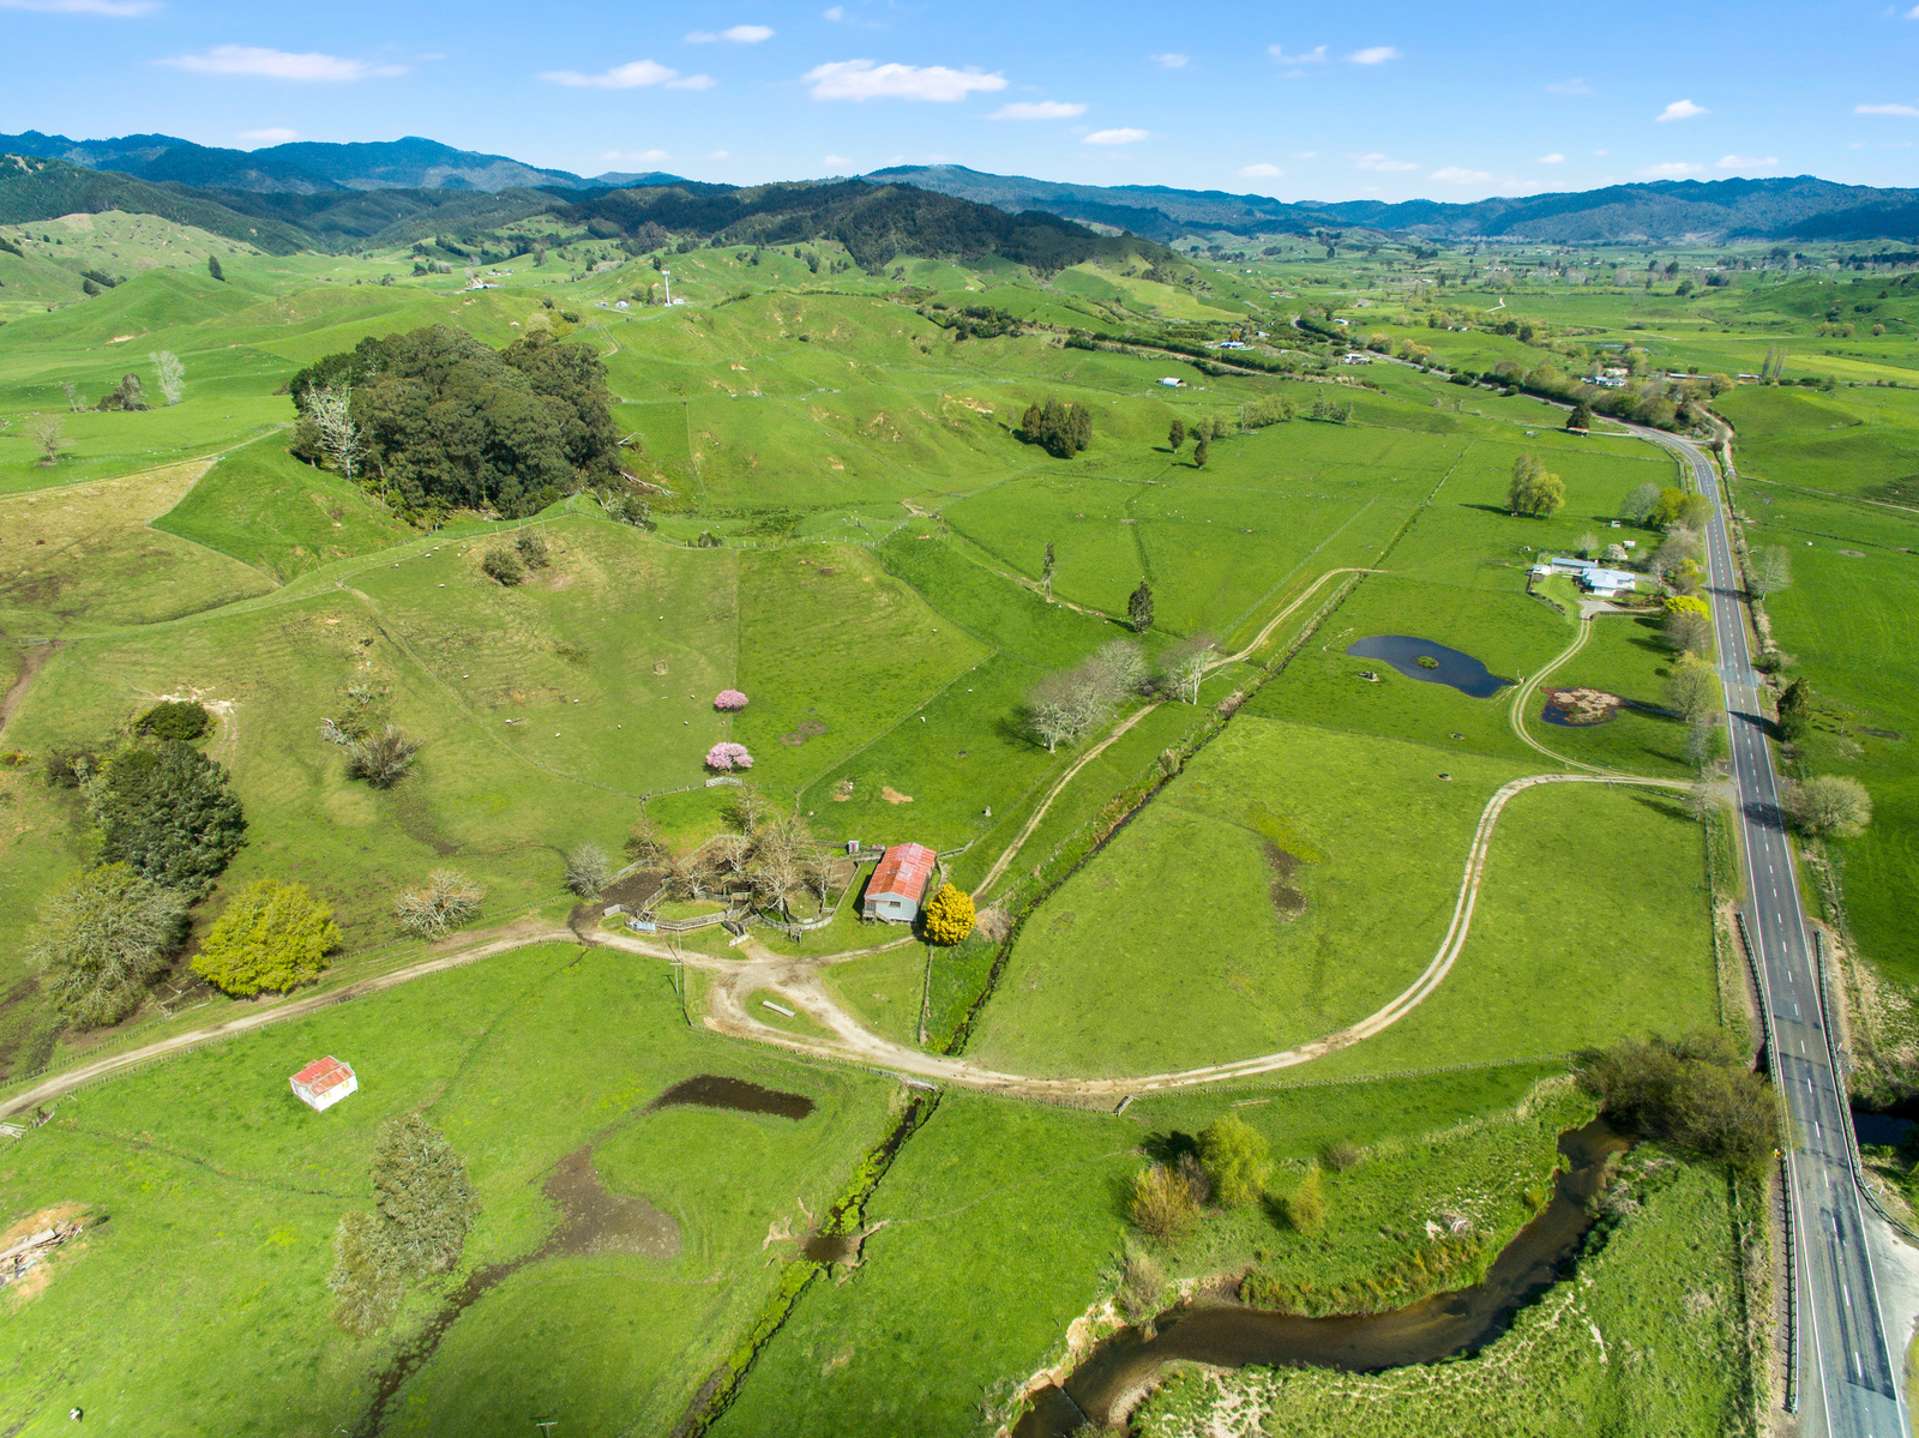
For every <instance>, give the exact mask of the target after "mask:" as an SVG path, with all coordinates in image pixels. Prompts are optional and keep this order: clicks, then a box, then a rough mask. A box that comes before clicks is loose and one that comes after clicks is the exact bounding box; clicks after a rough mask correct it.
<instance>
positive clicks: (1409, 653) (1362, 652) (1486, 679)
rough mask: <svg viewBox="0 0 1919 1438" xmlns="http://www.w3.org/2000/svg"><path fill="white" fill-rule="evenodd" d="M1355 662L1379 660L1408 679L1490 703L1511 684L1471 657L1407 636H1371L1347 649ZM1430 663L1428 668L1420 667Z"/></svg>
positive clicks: (1428, 641)
mask: <svg viewBox="0 0 1919 1438" xmlns="http://www.w3.org/2000/svg"><path fill="white" fill-rule="evenodd" d="M1346 652H1347V653H1348V654H1350V655H1352V656H1353V657H1354V658H1355V659H1381V660H1384V661H1385V662H1386V663H1388V664H1390V665H1392V666H1393V668H1395V669H1397V670H1398V671H1399V672H1400V673H1401V674H1404V675H1405V676H1406V677H1407V678H1408V679H1417V680H1419V681H1420V682H1421V683H1425V684H1448V685H1451V686H1452V687H1453V688H1454V689H1457V690H1458V691H1459V692H1460V693H1461V694H1467V695H1471V696H1472V697H1473V698H1474V699H1490V698H1492V697H1493V695H1495V694H1497V693H1498V692H1499V691H1500V690H1501V689H1504V688H1505V687H1506V686H1507V685H1508V684H1510V683H1512V682H1513V681H1512V680H1510V679H1501V678H1500V677H1499V676H1498V675H1497V674H1495V673H1493V672H1492V670H1490V669H1488V668H1487V667H1486V666H1485V665H1484V664H1482V663H1480V662H1479V661H1478V660H1477V659H1475V658H1473V656H1472V655H1470V654H1468V653H1466V652H1465V651H1464V650H1460V649H1449V648H1447V647H1446V646H1445V645H1444V644H1435V643H1433V641H1432V640H1430V639H1417V638H1415V637H1413V636H1412V635H1410V634H1374V635H1371V636H1369V637H1368V638H1365V639H1360V640H1356V641H1354V642H1353V643H1351V644H1349V645H1347V646H1346ZM1421 659H1430V660H1432V661H1433V662H1432V663H1431V665H1424V664H1421V663H1420V662H1419V661H1420V660H1421Z"/></svg>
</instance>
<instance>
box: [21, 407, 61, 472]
mask: <svg viewBox="0 0 1919 1438" xmlns="http://www.w3.org/2000/svg"><path fill="white" fill-rule="evenodd" d="M27 432H28V433H29V434H31V435H32V436H33V442H34V443H35V444H37V445H39V446H40V463H42V464H58V463H59V462H60V446H61V445H63V444H65V443H66V442H67V432H66V430H65V429H63V428H61V425H60V419H59V416H57V415H51V414H36V415H35V416H34V417H33V418H32V419H31V420H29V421H28V422H27Z"/></svg>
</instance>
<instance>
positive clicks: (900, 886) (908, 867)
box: [860, 844, 939, 924]
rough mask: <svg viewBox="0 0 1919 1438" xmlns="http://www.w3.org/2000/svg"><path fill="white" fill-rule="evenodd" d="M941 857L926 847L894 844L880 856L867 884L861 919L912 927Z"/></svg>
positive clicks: (861, 905)
mask: <svg viewBox="0 0 1919 1438" xmlns="http://www.w3.org/2000/svg"><path fill="white" fill-rule="evenodd" d="M938 859H939V856H938V855H937V854H935V853H934V852H933V851H932V850H931V849H929V848H927V847H926V845H924V844H894V845H892V846H891V847H890V848H888V849H887V851H886V852H885V854H883V855H881V856H880V862H879V867H878V868H876V869H874V870H873V877H872V878H870V879H868V880H867V881H866V897H865V899H864V900H863V901H861V904H860V917H861V918H862V919H886V920H889V921H890V922H892V923H896V924H910V923H912V922H913V920H914V918H915V917H917V916H918V914H919V911H920V901H921V900H922V899H924V898H925V897H926V884H927V881H928V880H929V879H931V878H932V877H933V865H934V864H935V863H937V862H938Z"/></svg>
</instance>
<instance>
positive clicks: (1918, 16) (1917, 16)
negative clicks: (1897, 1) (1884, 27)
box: [1906, 5, 1919, 20]
mask: <svg viewBox="0 0 1919 1438" xmlns="http://www.w3.org/2000/svg"><path fill="white" fill-rule="evenodd" d="M1906 18H1907V19H1908V20H1919V5H1915V6H1913V7H1912V8H1911V9H1910V10H1908V11H1906Z"/></svg>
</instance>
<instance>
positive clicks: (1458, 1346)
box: [1013, 1120, 1628, 1438]
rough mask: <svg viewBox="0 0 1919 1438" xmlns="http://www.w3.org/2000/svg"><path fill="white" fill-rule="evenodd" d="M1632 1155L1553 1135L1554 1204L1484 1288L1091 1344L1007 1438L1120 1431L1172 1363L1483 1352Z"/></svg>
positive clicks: (1378, 1361)
mask: <svg viewBox="0 0 1919 1438" xmlns="http://www.w3.org/2000/svg"><path fill="white" fill-rule="evenodd" d="M1627 1147H1628V1142H1627V1140H1626V1139H1625V1138H1624V1137H1623V1136H1622V1135H1620V1134H1619V1133H1617V1132H1616V1131H1614V1130H1613V1129H1612V1128H1611V1127H1609V1126H1608V1125H1607V1124H1606V1123H1605V1121H1604V1120H1594V1121H1593V1122H1592V1123H1589V1124H1587V1125H1586V1126H1585V1127H1584V1128H1579V1129H1574V1130H1571V1131H1570V1132H1567V1133H1564V1134H1561V1135H1560V1138H1559V1151H1560V1153H1562V1154H1563V1155H1565V1157H1566V1159H1567V1161H1568V1163H1569V1165H1570V1167H1568V1168H1566V1169H1563V1170H1562V1171H1561V1172H1560V1174H1559V1176H1558V1180H1557V1182H1556V1183H1555V1185H1554V1188H1553V1196H1552V1200H1551V1201H1550V1202H1549V1203H1548V1204H1547V1205H1546V1207H1545V1208H1544V1209H1542V1210H1541V1211H1540V1213H1539V1214H1538V1215H1537V1216H1536V1217H1535V1218H1534V1219H1533V1220H1532V1221H1531V1222H1530V1223H1528V1224H1527V1225H1526V1226H1525V1227H1524V1228H1522V1229H1520V1231H1519V1232H1518V1233H1517V1234H1516V1235H1514V1237H1513V1240H1512V1241H1511V1242H1510V1243H1508V1244H1507V1245H1506V1247H1505V1248H1503V1249H1501V1250H1500V1253H1499V1256H1498V1257H1497V1258H1495V1259H1494V1260H1493V1264H1492V1267H1491V1268H1490V1269H1489V1270H1488V1271H1487V1274H1486V1277H1485V1279H1484V1281H1482V1282H1480V1283H1477V1284H1475V1285H1474V1286H1473V1287H1471V1288H1466V1289H1461V1290H1459V1291H1457V1292H1454V1293H1441V1294H1436V1295H1434V1296H1433V1297H1431V1298H1426V1299H1422V1300H1420V1301H1419V1302H1418V1303H1413V1304H1408V1305H1407V1306H1406V1307H1404V1308H1397V1309H1393V1310H1392V1311H1390V1312H1387V1313H1368V1314H1352V1315H1339V1316H1335V1317H1328V1318H1307V1317H1303V1316H1301V1315H1298V1314H1291V1313H1273V1312H1269V1311H1267V1310H1265V1309H1259V1308H1249V1307H1247V1306H1246V1305H1245V1304H1242V1303H1239V1302H1237V1301H1236V1300H1234V1299H1232V1298H1231V1297H1229V1296H1226V1295H1224V1294H1215V1295H1213V1296H1211V1297H1203V1298H1200V1299H1198V1300H1196V1301H1195V1302H1193V1303H1191V1304H1188V1305H1185V1306H1182V1307H1178V1308H1173V1309H1169V1310H1168V1311H1166V1312H1165V1313H1162V1314H1161V1315H1160V1316H1159V1317H1158V1318H1157V1319H1156V1320H1155V1321H1154V1322H1153V1323H1152V1324H1151V1325H1149V1326H1148V1327H1145V1328H1122V1329H1120V1330H1119V1332H1117V1333H1115V1334H1113V1335H1112V1336H1111V1337H1110V1338H1107V1339H1105V1340H1103V1341H1102V1342H1100V1343H1099V1344H1098V1345H1096V1346H1095V1347H1094V1349H1093V1351H1092V1352H1091V1353H1089V1354H1088V1355H1087V1356H1086V1358H1085V1359H1084V1360H1083V1361H1082V1362H1081V1363H1080V1364H1079V1366H1078V1367H1077V1368H1075V1369H1074V1370H1073V1372H1072V1373H1071V1374H1070V1375H1069V1376H1068V1377H1067V1379H1066V1382H1065V1384H1064V1385H1063V1386H1051V1387H1048V1388H1045V1389H1043V1390H1041V1391H1040V1393H1039V1394H1038V1395H1036V1397H1035V1398H1034V1401H1033V1406H1032V1408H1031V1409H1030V1410H1029V1411H1028V1412H1027V1414H1026V1415H1025V1416H1024V1417H1023V1418H1021V1419H1020V1421H1019V1423H1018V1424H1017V1425H1016V1426H1015V1427H1014V1429H1013V1434H1014V1438H1069V1435H1071V1434H1073V1433H1075V1432H1076V1431H1078V1429H1079V1428H1080V1427H1081V1426H1082V1425H1084V1424H1085V1423H1087V1422H1088V1421H1091V1422H1093V1423H1095V1424H1097V1425H1099V1426H1101V1427H1105V1426H1107V1425H1109V1424H1113V1423H1117V1422H1119V1421H1121V1420H1123V1418H1124V1417H1125V1415H1126V1414H1127V1412H1129V1411H1130V1410H1131V1408H1132V1406H1133V1405H1134V1404H1135V1403H1136V1402H1137V1401H1138V1400H1139V1399H1140V1398H1141V1397H1142V1396H1143V1395H1144V1394H1145V1392H1146V1391H1147V1389H1149V1388H1150V1387H1151V1386H1152V1384H1153V1383H1154V1382H1155V1381H1156V1380H1157V1379H1158V1378H1159V1376H1160V1374H1161V1372H1162V1371H1163V1370H1164V1369H1165V1367H1166V1365H1167V1364H1169V1363H1173V1362H1176V1361H1180V1360H1185V1361H1189V1362H1194V1363H1207V1364H1213V1365H1216V1366H1218V1367H1222V1368H1240V1367H1245V1366H1248V1365H1255V1364H1256V1365H1259V1366H1263V1367H1268V1366H1269V1367H1281V1366H1292V1367H1313V1368H1338V1369H1344V1370H1346V1371H1347V1372H1352V1373H1376V1372H1379V1371H1381V1370H1383V1369H1387V1368H1401V1367H1405V1366H1407V1365H1410V1364H1417V1363H1437V1362H1439V1361H1440V1360H1442V1359H1446V1358H1455V1357H1465V1356H1470V1355H1472V1354H1474V1353H1477V1352H1479V1350H1480V1349H1482V1348H1484V1347H1485V1346H1486V1345H1487V1344H1489V1343H1491V1342H1492V1341H1493V1340H1494V1339H1496V1338H1498V1337H1499V1336H1500V1335H1501V1334H1502V1333H1504V1332H1506V1330H1507V1329H1509V1328H1510V1327H1512V1323H1513V1320H1514V1318H1516V1317H1517V1316H1518V1315H1519V1313H1520V1312H1521V1311H1522V1310H1523V1309H1525V1308H1526V1307H1527V1306H1529V1305H1530V1304H1532V1303H1535V1302H1537V1301H1538V1300H1539V1299H1540V1298H1541V1297H1543V1296H1544V1295H1545V1293H1546V1292H1547V1291H1548V1290H1549V1289H1551V1288H1552V1287H1553V1285H1554V1284H1556V1283H1558V1282H1559V1281H1560V1280H1561V1279H1563V1278H1565V1277H1566V1276H1567V1275H1568V1274H1569V1273H1570V1272H1571V1271H1572V1268H1573V1265H1574V1263H1575V1262H1576V1260H1577V1259H1578V1256H1579V1252H1580V1249H1581V1247H1582V1246H1583V1245H1584V1243H1585V1240H1586V1236H1587V1234H1588V1233H1590V1232H1591V1231H1592V1227H1593V1224H1594V1222H1595V1221H1596V1214H1595V1213H1594V1211H1593V1204H1592V1200H1593V1199H1594V1198H1596V1197H1597V1196H1598V1194H1599V1192H1600V1190H1601V1188H1602V1187H1603V1185H1604V1183H1605V1180H1606V1176H1607V1172H1608V1169H1607V1162H1608V1160H1609V1159H1611V1158H1612V1157H1613V1156H1614V1155H1616V1154H1619V1153H1622V1152H1624V1151H1625V1149H1626V1148H1627Z"/></svg>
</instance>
